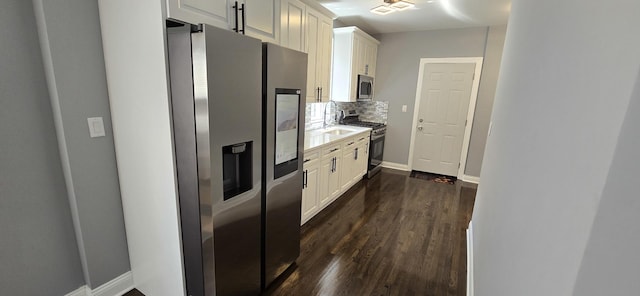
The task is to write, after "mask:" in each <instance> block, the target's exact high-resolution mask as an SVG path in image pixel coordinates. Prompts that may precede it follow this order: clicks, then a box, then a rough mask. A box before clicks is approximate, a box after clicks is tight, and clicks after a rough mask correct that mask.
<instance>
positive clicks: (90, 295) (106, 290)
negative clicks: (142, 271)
mask: <svg viewBox="0 0 640 296" xmlns="http://www.w3.org/2000/svg"><path fill="white" fill-rule="evenodd" d="M131 289H133V275H132V274H131V271H127V272H125V273H123V274H121V275H120V276H118V277H117V278H115V279H112V280H110V281H108V282H106V283H104V284H103V285H101V286H100V287H97V288H95V289H93V290H91V289H89V287H87V286H86V285H85V286H82V287H80V288H78V289H77V290H75V291H73V292H71V293H68V294H66V295H65V296H122V295H123V294H124V293H127V292H129V290H131Z"/></svg>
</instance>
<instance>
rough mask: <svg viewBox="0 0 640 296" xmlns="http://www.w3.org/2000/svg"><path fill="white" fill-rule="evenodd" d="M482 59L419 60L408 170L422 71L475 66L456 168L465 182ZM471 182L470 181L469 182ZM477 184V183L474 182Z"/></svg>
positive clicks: (410, 153)
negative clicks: (435, 67) (432, 66)
mask: <svg viewBox="0 0 640 296" xmlns="http://www.w3.org/2000/svg"><path fill="white" fill-rule="evenodd" d="M483 61H484V58H483V57H461V58H455V57H451V58H421V59H420V64H419V66H418V84H417V88H416V99H415V102H414V105H413V106H414V107H413V121H412V126H411V143H410V146H409V163H408V166H409V170H410V171H411V170H413V152H414V151H413V150H414V149H413V148H414V145H415V141H416V126H417V123H418V113H419V111H420V96H421V95H422V86H423V85H422V80H423V78H424V69H425V67H427V64H475V65H476V68H475V72H474V73H475V74H474V78H473V82H472V83H471V97H470V100H469V110H468V111H467V126H466V127H465V129H464V137H463V141H462V152H461V153H460V167H459V168H458V175H457V176H456V177H457V178H458V179H461V180H463V181H465V180H466V179H469V178H465V177H466V176H465V174H464V170H465V168H466V166H467V154H468V153H469V142H470V141H471V129H472V127H473V116H474V114H475V112H476V101H477V100H478V89H479V88H480V76H481V75H482V63H483ZM469 181H471V180H469ZM476 183H477V182H476Z"/></svg>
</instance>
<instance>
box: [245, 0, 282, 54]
mask: <svg viewBox="0 0 640 296" xmlns="http://www.w3.org/2000/svg"><path fill="white" fill-rule="evenodd" d="M234 2H235V1H234ZM242 2H244V5H245V6H244V7H245V8H244V9H245V11H244V13H245V15H244V18H243V17H240V20H244V24H245V30H246V35H249V36H251V37H254V38H258V39H260V40H262V41H263V42H271V43H275V44H279V42H280V39H279V37H280V36H279V35H280V0H244V1H238V4H239V5H242V4H243V3H242ZM240 13H241V12H240Z"/></svg>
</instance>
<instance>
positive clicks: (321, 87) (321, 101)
mask: <svg viewBox="0 0 640 296" xmlns="http://www.w3.org/2000/svg"><path fill="white" fill-rule="evenodd" d="M322 91H323V89H322V86H321V87H320V102H322Z"/></svg>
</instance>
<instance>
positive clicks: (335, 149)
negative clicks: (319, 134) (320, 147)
mask: <svg viewBox="0 0 640 296" xmlns="http://www.w3.org/2000/svg"><path fill="white" fill-rule="evenodd" d="M338 149H340V148H333V149H331V150H329V153H331V152H336V151H338Z"/></svg>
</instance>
